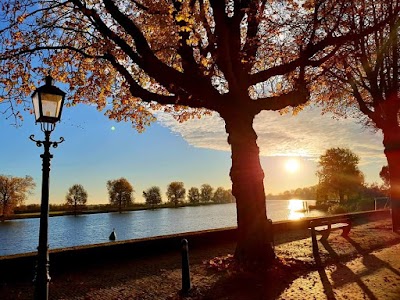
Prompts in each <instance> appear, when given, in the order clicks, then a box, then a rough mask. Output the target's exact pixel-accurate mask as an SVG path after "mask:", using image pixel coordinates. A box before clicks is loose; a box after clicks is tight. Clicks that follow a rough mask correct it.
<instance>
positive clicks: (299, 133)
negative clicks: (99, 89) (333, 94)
mask: <svg viewBox="0 0 400 300" xmlns="http://www.w3.org/2000/svg"><path fill="white" fill-rule="evenodd" d="M157 118H158V121H159V122H160V123H161V124H162V125H163V126H166V127H168V128H169V129H170V130H171V131H173V132H175V133H177V134H179V135H181V136H182V137H183V138H184V139H185V140H186V141H187V142H188V143H189V144H190V145H192V146H194V147H202V148H208V149H214V150H222V151H229V145H228V143H227V134H226V133H225V124H224V122H223V120H222V119H221V118H220V117H219V116H218V114H214V115H212V116H210V117H204V118H202V119H200V120H198V119H195V120H190V121H187V122H185V123H183V124H180V123H178V122H176V121H175V120H174V119H173V118H172V117H170V116H168V115H165V114H158V115H157ZM254 128H255V130H256V132H257V134H258V140H257V142H258V145H259V147H260V154H261V155H262V156H303V157H308V158H310V159H317V158H318V157H319V156H320V155H321V154H322V153H323V152H324V151H325V150H326V149H328V148H331V147H347V148H350V149H351V150H352V151H353V152H355V153H356V154H358V155H359V156H360V157H361V163H362V164H366V163H372V162H373V163H382V164H383V163H385V157H384V154H383V146H382V134H381V133H380V132H377V133H374V132H372V131H371V130H369V129H365V128H363V127H362V126H361V125H360V124H358V123H357V120H355V119H352V118H347V119H340V120H337V119H334V118H333V116H332V115H331V114H325V115H321V111H320V110H319V109H318V108H315V107H310V108H306V109H305V110H303V111H302V112H300V113H299V114H298V115H297V116H292V115H291V114H286V115H280V114H279V113H278V112H270V111H265V112H262V113H260V114H259V115H258V116H257V117H256V119H255V121H254Z"/></svg>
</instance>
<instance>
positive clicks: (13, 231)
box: [0, 199, 323, 256]
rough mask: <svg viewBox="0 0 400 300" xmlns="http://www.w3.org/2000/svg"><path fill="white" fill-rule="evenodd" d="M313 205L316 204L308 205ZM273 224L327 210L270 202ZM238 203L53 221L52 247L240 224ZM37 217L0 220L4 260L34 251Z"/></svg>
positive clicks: (294, 202)
mask: <svg viewBox="0 0 400 300" xmlns="http://www.w3.org/2000/svg"><path fill="white" fill-rule="evenodd" d="M304 202H307V203H308V204H310V205H311V204H314V203H315V201H313V200H307V201H304ZM266 205H267V216H268V218H269V219H271V220H272V221H273V222H275V221H281V220H288V219H289V220H297V219H300V218H302V217H305V216H306V217H317V216H321V215H322V214H323V212H320V211H317V210H310V211H303V209H304V206H303V200H297V199H292V200H290V201H289V200H267V201H266ZM236 224H237V218H236V204H235V203H230V204H220V205H208V206H197V207H182V208H176V209H175V208H171V209H168V208H165V209H155V210H143V211H132V212H126V213H122V214H119V213H108V214H107V213H100V214H91V215H78V216H76V217H75V216H62V217H53V218H50V219H49V243H50V249H56V248H64V247H72V246H79V245H88V244H97V243H106V242H109V239H108V237H109V236H110V233H111V231H112V230H113V228H115V231H116V233H117V238H118V240H119V241H122V240H128V239H138V238H145V237H154V236H158V235H168V234H174V233H182V232H188V231H198V230H206V229H214V228H224V227H231V226H236ZM38 235H39V219H38V218H34V219H21V220H12V221H11V220H10V221H6V222H0V256H3V255H11V254H17V253H26V252H33V251H36V247H37V243H38Z"/></svg>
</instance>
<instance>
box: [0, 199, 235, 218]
mask: <svg viewBox="0 0 400 300" xmlns="http://www.w3.org/2000/svg"><path fill="white" fill-rule="evenodd" d="M218 204H229V203H214V202H209V203H182V204H179V205H177V206H175V205H173V204H170V203H163V204H160V205H157V206H148V205H146V204H145V203H139V204H134V206H132V207H128V208H123V209H122V210H121V211H119V210H118V208H115V207H108V208H100V209H93V208H91V207H99V206H100V207H101V206H108V205H107V204H106V205H103V204H94V205H89V206H88V208H86V209H81V210H78V211H77V212H75V211H74V210H65V209H64V210H58V209H55V210H54V209H53V210H52V209H51V208H50V212H49V216H50V217H60V216H74V215H77V216H78V215H89V214H102V213H118V212H120V213H124V212H131V211H139V210H155V209H163V208H181V207H191V206H203V205H218ZM38 208H39V210H40V206H38ZM39 210H37V211H31V212H23V211H21V212H18V213H14V214H12V215H9V216H6V217H5V218H4V220H18V219H29V218H40V211H39ZM0 218H1V216H0Z"/></svg>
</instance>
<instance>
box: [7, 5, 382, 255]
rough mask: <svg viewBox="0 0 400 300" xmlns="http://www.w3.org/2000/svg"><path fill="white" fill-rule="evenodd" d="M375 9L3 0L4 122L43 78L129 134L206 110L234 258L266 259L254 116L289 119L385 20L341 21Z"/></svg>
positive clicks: (71, 102)
mask: <svg viewBox="0 0 400 300" xmlns="http://www.w3.org/2000/svg"><path fill="white" fill-rule="evenodd" d="M374 3H375V2H374V1H362V0H357V1H348V0H335V1H332V0H318V1H315V0H305V1H302V2H300V1H266V0H263V1H261V0H260V1H249V0H247V1H243V0H228V1H221V0H183V1H182V0H168V1H158V0H142V1H113V0H94V1H84V0H67V1H63V2H60V1H56V0H53V1H51V0H47V1H44V0H18V1H7V2H4V3H2V11H1V15H0V19H1V20H2V23H3V24H4V25H3V28H2V29H1V30H0V38H1V39H2V44H1V46H0V62H1V69H0V70H1V74H0V93H1V98H0V99H1V101H2V103H3V104H4V105H3V108H4V110H6V111H7V113H8V114H9V115H15V116H17V117H18V116H20V114H19V110H20V109H21V107H22V108H25V107H26V108H28V109H29V106H28V105H27V104H26V103H25V98H26V96H27V95H29V94H30V93H31V92H32V90H33V88H34V84H35V83H36V80H37V75H40V76H43V75H45V74H47V73H48V72H49V71H48V70H50V73H51V75H52V76H53V77H54V78H55V79H56V80H58V81H60V82H63V83H65V84H67V85H68V86H69V93H68V95H69V96H68V99H69V105H74V104H76V103H80V102H89V103H95V104H96V105H97V107H98V108H99V109H100V110H102V109H105V113H106V115H108V116H109V117H110V118H112V119H116V120H118V121H121V120H126V121H131V122H132V124H133V126H134V127H136V128H137V129H138V130H139V131H141V130H143V129H144V127H145V126H146V125H148V124H150V122H151V121H153V120H154V116H153V111H154V110H157V109H158V110H162V111H165V112H167V113H170V114H172V115H173V116H174V117H175V118H176V119H177V120H179V121H184V120H187V119H188V118H192V117H200V116H202V115H203V114H207V113H210V111H214V112H217V113H218V114H219V115H220V117H221V118H223V120H224V121H225V128H226V132H227V134H228V143H229V144H230V146H231V150H232V168H231V171H230V176H231V180H232V193H233V195H234V196H235V198H236V201H237V214H238V218H237V219H238V245H237V249H236V252H235V258H237V259H239V260H241V261H243V262H245V261H246V262H252V261H253V262H254V261H258V262H261V261H264V262H271V260H272V258H273V257H274V253H273V249H272V247H271V245H270V243H269V242H268V241H267V240H266V238H267V236H268V234H267V233H266V230H269V229H267V223H266V222H265V220H266V206H265V191H264V183H263V180H264V172H263V170H262V168H261V165H260V161H259V149H258V146H257V142H256V140H257V134H256V132H255V131H254V129H253V119H254V117H255V116H256V115H257V114H258V113H259V112H261V111H263V110H280V111H287V110H289V109H290V108H293V111H294V112H297V111H298V110H299V109H301V107H302V106H303V105H305V104H306V103H307V101H308V100H309V98H310V96H309V95H310V89H311V90H312V87H313V85H311V84H310V82H314V81H315V79H316V78H318V76H320V75H321V74H323V73H324V69H323V67H325V66H327V67H329V66H330V62H331V61H332V60H333V59H334V58H335V56H336V55H337V53H340V52H339V50H340V49H341V48H342V47H343V46H345V45H346V43H347V42H349V41H354V40H357V39H360V38H362V37H363V36H365V35H366V34H369V33H372V32H374V31H375V30H376V29H377V28H381V26H382V25H383V24H384V23H385V22H387V20H388V19H389V17H388V18H383V19H379V20H378V22H374V20H370V19H367V21H366V22H365V26H364V27H363V28H362V29H361V30H358V29H357V30H355V28H354V26H353V23H352V21H353V20H354V19H359V18H360V16H363V15H365V12H366V11H368V10H371V9H373V7H374V5H375V4H374Z"/></svg>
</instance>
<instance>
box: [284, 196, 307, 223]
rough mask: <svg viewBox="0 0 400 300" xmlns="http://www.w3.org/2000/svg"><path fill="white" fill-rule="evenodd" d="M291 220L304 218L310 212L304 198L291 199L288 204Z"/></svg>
mask: <svg viewBox="0 0 400 300" xmlns="http://www.w3.org/2000/svg"><path fill="white" fill-rule="evenodd" d="M288 209H289V216H288V219H289V220H299V219H301V218H304V217H305V215H306V212H308V203H307V201H304V200H299V199H290V200H289V204H288Z"/></svg>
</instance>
